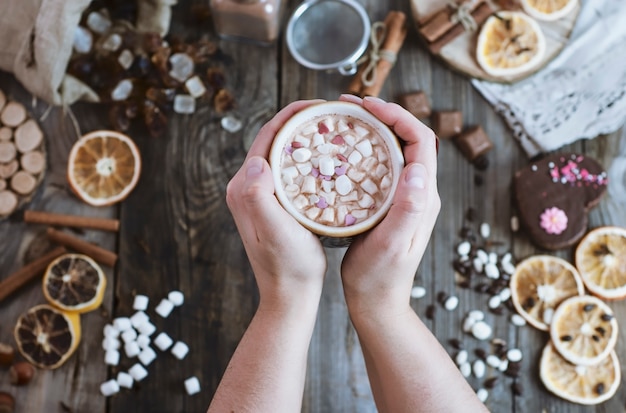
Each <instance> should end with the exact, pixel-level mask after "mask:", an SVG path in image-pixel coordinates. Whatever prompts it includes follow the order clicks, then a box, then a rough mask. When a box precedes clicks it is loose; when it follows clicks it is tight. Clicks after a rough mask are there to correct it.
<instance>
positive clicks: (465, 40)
mask: <svg viewBox="0 0 626 413" xmlns="http://www.w3.org/2000/svg"><path fill="white" fill-rule="evenodd" d="M491 3H492V4H493V2H491ZM445 7H446V2H444V1H441V0H411V12H412V15H413V20H414V22H415V24H416V25H417V29H418V33H419V32H420V28H421V27H422V26H424V25H425V24H427V22H428V21H429V19H431V18H433V17H435V16H436V14H437V12H439V11H441V10H442V9H444V8H445ZM579 12H580V4H578V5H577V6H576V8H575V9H574V10H573V11H572V12H571V13H570V14H569V15H567V16H565V17H563V18H561V19H559V20H556V21H539V20H537V23H538V24H539V27H541V30H542V31H543V33H544V36H545V39H546V51H545V54H544V56H543V59H542V60H541V63H540V64H539V65H538V66H537V67H535V68H533V69H531V70H529V71H526V72H523V73H519V74H516V75H511V76H507V77H495V76H492V75H490V74H488V73H487V72H485V71H484V70H483V69H482V68H481V67H480V65H479V64H478V61H477V60H476V47H477V44H476V42H477V38H478V33H480V28H479V29H478V30H477V31H475V32H469V31H463V32H462V34H460V35H459V36H456V37H455V38H454V39H453V40H452V41H450V42H449V43H447V44H445V45H444V46H443V47H441V48H436V49H437V51H436V52H435V53H433V55H434V56H437V57H439V58H440V59H442V60H443V61H444V62H445V63H446V64H448V65H449V66H450V67H451V68H452V69H454V70H456V71H457V72H460V73H462V74H464V75H466V76H469V77H470V78H475V79H483V80H488V81H491V82H499V83H514V82H517V81H520V80H522V79H525V78H527V77H528V76H530V75H532V74H534V73H536V72H537V71H539V70H541V68H543V67H544V66H546V65H547V64H548V63H550V61H552V59H554V58H555V57H556V56H557V55H558V54H559V53H560V52H561V50H563V48H564V47H565V45H566V43H567V41H568V39H569V37H570V35H571V33H572V30H573V29H574V25H575V24H576V20H577V18H578V14H579ZM418 35H419V36H420V38H421V40H422V41H423V43H424V44H425V45H426V49H430V47H429V46H430V45H432V44H433V42H429V41H428V39H427V38H426V37H425V36H423V35H422V34H418ZM431 53H432V51H431Z"/></svg>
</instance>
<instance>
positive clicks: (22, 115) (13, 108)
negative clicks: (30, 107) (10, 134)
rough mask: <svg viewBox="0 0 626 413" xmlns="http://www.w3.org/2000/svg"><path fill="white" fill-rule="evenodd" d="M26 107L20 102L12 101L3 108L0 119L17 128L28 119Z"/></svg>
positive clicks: (5, 124)
mask: <svg viewBox="0 0 626 413" xmlns="http://www.w3.org/2000/svg"><path fill="white" fill-rule="evenodd" d="M27 116H28V115H27V113H26V108H25V107H24V105H22V104H21V103H19V102H14V101H10V102H8V103H7V104H6V106H5V107H4V109H2V114H0V121H1V122H2V123H3V124H4V126H10V127H12V128H15V127H16V126H19V125H21V124H22V122H24V121H25V120H26V117H27Z"/></svg>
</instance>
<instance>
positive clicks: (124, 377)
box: [117, 371, 134, 389]
mask: <svg viewBox="0 0 626 413" xmlns="http://www.w3.org/2000/svg"><path fill="white" fill-rule="evenodd" d="M133 382H134V380H133V376H131V375H130V374H128V373H126V372H123V371H120V372H119V373H117V384H118V385H119V386H120V387H124V388H127V389H132V388H133Z"/></svg>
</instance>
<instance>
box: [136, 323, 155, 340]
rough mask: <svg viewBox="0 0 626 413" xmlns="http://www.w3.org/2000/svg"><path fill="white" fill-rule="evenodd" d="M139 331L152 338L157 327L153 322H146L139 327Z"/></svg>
mask: <svg viewBox="0 0 626 413" xmlns="http://www.w3.org/2000/svg"><path fill="white" fill-rule="evenodd" d="M137 330H138V331H139V334H143V335H145V336H148V337H150V336H151V335H152V334H154V332H155V331H156V326H155V325H154V324H152V323H151V322H149V321H146V322H145V323H143V324H141V325H140V326H138V327H137Z"/></svg>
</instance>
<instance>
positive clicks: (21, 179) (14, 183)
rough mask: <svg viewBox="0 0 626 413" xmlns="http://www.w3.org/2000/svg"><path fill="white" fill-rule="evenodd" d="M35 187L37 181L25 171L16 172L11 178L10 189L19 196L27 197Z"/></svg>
mask: <svg viewBox="0 0 626 413" xmlns="http://www.w3.org/2000/svg"><path fill="white" fill-rule="evenodd" d="M35 186H37V179H35V177H34V176H33V175H31V174H29V173H28V172H26V171H17V172H16V173H15V175H13V177H12V178H11V189H12V190H13V191H14V192H15V193H17V194H19V195H29V194H30V193H32V192H33V191H34V190H35Z"/></svg>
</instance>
